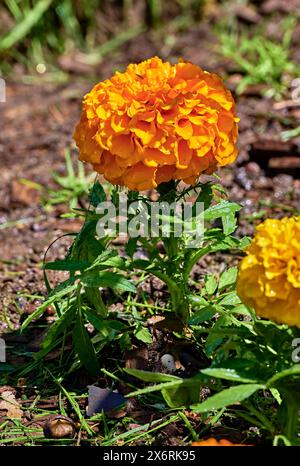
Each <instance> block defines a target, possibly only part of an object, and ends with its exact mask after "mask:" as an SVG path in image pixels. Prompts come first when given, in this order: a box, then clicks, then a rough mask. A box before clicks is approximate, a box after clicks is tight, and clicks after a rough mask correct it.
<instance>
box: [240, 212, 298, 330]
mask: <svg viewBox="0 0 300 466" xmlns="http://www.w3.org/2000/svg"><path fill="white" fill-rule="evenodd" d="M246 253H247V255H246V257H244V259H243V260H242V262H241V264H240V270H239V275H238V281H237V292H238V295H239V296H240V298H241V299H242V301H244V302H245V303H246V304H247V305H249V306H250V307H253V308H254V309H255V311H256V313H257V315H259V316H261V317H265V318H268V319H270V320H273V321H275V322H278V323H283V324H288V325H295V326H297V327H299V328H300V216H299V217H291V218H283V219H281V220H274V219H268V220H266V221H264V222H263V223H262V224H260V225H259V226H258V227H257V233H256V235H255V236H254V239H253V240H252V242H251V245H250V246H249V247H248V248H247V250H246Z"/></svg>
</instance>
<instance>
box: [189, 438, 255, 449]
mask: <svg viewBox="0 0 300 466" xmlns="http://www.w3.org/2000/svg"><path fill="white" fill-rule="evenodd" d="M192 446H193V447H249V446H252V445H245V444H242V443H231V442H230V441H229V440H226V439H221V440H216V439H215V438H209V439H207V440H198V441H197V442H193V443H192Z"/></svg>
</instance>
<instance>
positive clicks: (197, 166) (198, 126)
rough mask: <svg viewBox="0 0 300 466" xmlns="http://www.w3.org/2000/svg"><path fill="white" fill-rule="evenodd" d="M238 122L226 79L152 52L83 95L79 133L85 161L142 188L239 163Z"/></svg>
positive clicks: (190, 178)
mask: <svg viewBox="0 0 300 466" xmlns="http://www.w3.org/2000/svg"><path fill="white" fill-rule="evenodd" d="M237 122H238V118H236V116H235V104H234V100H233V98H232V95H231V93H230V92H229V91H228V90H227V89H226V88H225V87H224V85H223V83H222V80H221V78H219V77H218V76H217V75H215V74H212V73H208V72H207V71H203V70H202V69H201V68H199V67H198V66H196V65H193V64H192V63H184V62H182V63H178V64H176V65H174V66H172V65H171V64H170V63H168V62H166V63H164V62H162V61H161V60H160V59H159V58H157V57H154V58H151V59H149V60H146V61H144V62H142V63H139V64H137V65H134V64H132V65H129V66H128V68H127V70H126V71H125V72H124V73H119V72H117V73H116V74H115V75H114V76H113V77H112V78H111V79H107V80H106V81H103V82H100V83H99V84H97V85H96V86H95V87H94V88H93V89H92V90H91V92H89V93H88V94H87V95H86V96H85V97H84V101H83V111H82V115H81V119H80V122H79V123H78V125H77V127H76V130H75V133H74V138H75V141H76V143H77V146H78V148H79V152H80V159H81V160H83V161H86V162H89V163H91V164H92V165H93V167H94V169H95V170H96V171H97V172H99V173H102V174H103V175H104V177H105V178H106V179H107V180H108V181H110V182H111V183H113V184H116V185H125V186H127V187H128V188H129V189H132V190H137V191H142V190H145V189H150V188H156V186H157V185H159V184H160V183H162V182H166V181H170V180H172V179H178V180H183V181H185V182H186V183H188V184H194V183H195V181H196V179H197V178H198V176H199V175H200V174H201V173H203V172H207V173H212V172H214V171H215V169H216V168H217V166H218V165H227V164H228V163H231V162H233V161H234V160H235V158H236V156H237V149H236V140H237Z"/></svg>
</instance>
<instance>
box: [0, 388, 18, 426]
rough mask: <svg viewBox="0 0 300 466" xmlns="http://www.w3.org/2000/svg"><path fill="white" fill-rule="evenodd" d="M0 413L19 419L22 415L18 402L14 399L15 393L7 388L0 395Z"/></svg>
mask: <svg viewBox="0 0 300 466" xmlns="http://www.w3.org/2000/svg"><path fill="white" fill-rule="evenodd" d="M0 414H1V415H3V416H5V417H9V418H13V419H21V418H22V416H23V411H22V409H21V408H20V405H19V403H18V402H17V400H16V397H15V394H14V392H13V391H10V390H7V391H3V392H2V393H1V395H0Z"/></svg>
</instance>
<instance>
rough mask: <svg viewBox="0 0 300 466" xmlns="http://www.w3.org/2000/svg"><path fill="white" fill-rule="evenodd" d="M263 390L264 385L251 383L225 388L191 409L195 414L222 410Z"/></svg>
mask: <svg viewBox="0 0 300 466" xmlns="http://www.w3.org/2000/svg"><path fill="white" fill-rule="evenodd" d="M265 388H266V387H265V385H262V384H253V383H251V384H243V385H236V386H235V387H230V388H226V389H225V390H223V391H221V392H219V393H216V394H215V395H213V396H211V397H210V398H208V399H207V400H205V401H203V402H202V403H199V404H197V405H194V406H192V409H193V411H195V412H197V413H205V412H207V411H214V410H216V409H222V408H225V407H226V406H230V405H232V404H234V403H238V402H241V401H243V400H245V399H246V398H249V397H250V396H251V395H253V393H255V392H257V391H258V390H263V389H265Z"/></svg>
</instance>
